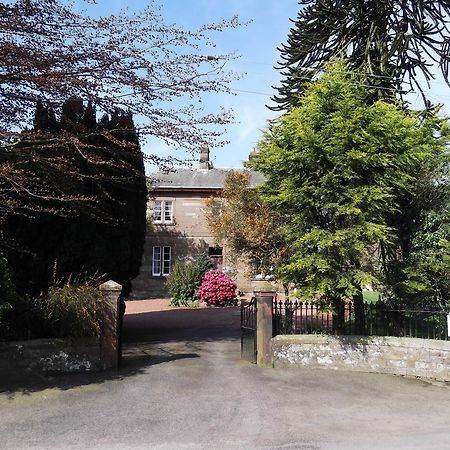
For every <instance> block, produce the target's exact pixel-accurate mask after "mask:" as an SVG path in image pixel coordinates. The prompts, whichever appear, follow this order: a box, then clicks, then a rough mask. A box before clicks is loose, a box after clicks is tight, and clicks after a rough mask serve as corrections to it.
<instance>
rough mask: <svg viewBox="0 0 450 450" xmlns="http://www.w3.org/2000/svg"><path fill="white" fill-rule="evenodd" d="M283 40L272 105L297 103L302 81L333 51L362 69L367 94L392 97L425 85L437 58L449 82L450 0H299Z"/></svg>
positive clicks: (317, 70)
mask: <svg viewBox="0 0 450 450" xmlns="http://www.w3.org/2000/svg"><path fill="white" fill-rule="evenodd" d="M299 5H300V7H301V9H300V12H299V13H298V16H297V19H296V20H295V21H294V25H293V27H292V28H291V30H290V32H289V35H288V39H287V43H286V44H283V45H282V46H281V47H280V48H279V50H280V52H281V62H280V63H279V66H278V68H279V69H280V70H281V73H282V75H283V77H284V79H283V80H282V81H281V86H280V87H278V88H277V89H278V95H275V96H274V97H273V98H272V99H273V100H274V101H275V103H276V106H275V107H273V108H272V109H274V110H284V109H287V108H290V107H292V106H296V105H298V104H299V103H300V98H299V94H300V93H301V92H302V91H303V90H304V88H305V85H306V83H307V82H308V80H310V79H311V78H313V77H315V76H316V75H317V74H318V73H320V72H321V71H322V70H323V68H324V66H325V64H326V63H327V62H328V61H330V60H331V59H332V58H334V57H336V56H346V57H348V59H349V62H350V65H349V68H350V69H358V70H360V71H361V72H363V73H364V77H362V78H361V80H360V82H361V83H363V84H366V85H368V86H372V88H370V89H369V90H368V93H367V95H368V98H369V100H370V101H375V100H377V99H380V98H386V97H388V98H394V97H395V95H394V94H395V93H396V92H397V91H401V90H402V89H403V88H404V85H405V82H406V84H407V85H408V86H409V88H410V89H418V91H419V92H422V95H423V90H422V87H421V83H422V77H423V78H424V79H425V80H426V81H429V80H430V79H433V78H434V75H433V72H432V63H433V62H434V63H437V64H439V67H440V68H441V71H442V74H443V76H444V79H445V80H446V81H447V83H448V82H449V61H450V28H449V22H448V16H449V15H450V4H449V2H448V1H446V0H420V1H419V0H401V1H400V0H386V1H378V0H368V1H364V2H361V1H359V0H344V1H341V0H326V1H322V0H301V1H299Z"/></svg>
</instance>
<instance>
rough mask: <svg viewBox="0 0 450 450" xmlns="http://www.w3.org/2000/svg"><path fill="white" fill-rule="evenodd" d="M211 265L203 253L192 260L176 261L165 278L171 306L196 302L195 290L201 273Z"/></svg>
mask: <svg viewBox="0 0 450 450" xmlns="http://www.w3.org/2000/svg"><path fill="white" fill-rule="evenodd" d="M211 267H212V263H211V260H210V259H209V258H208V257H207V256H205V255H201V256H199V257H198V258H197V259H196V260H195V261H194V262H191V261H176V262H175V264H174V265H173V267H172V270H171V271H170V275H169V276H168V278H167V287H168V289H169V292H170V296H171V304H172V306H189V305H192V303H193V302H196V301H197V300H198V298H197V295H196V291H197V289H198V287H199V286H200V282H201V280H202V277H203V275H204V274H205V272H207V271H208V270H209V269H211Z"/></svg>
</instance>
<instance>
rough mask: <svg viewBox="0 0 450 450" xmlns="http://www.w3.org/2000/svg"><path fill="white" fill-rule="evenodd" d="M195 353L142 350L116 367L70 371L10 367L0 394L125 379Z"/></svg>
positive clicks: (1, 377)
mask: <svg viewBox="0 0 450 450" xmlns="http://www.w3.org/2000/svg"><path fill="white" fill-rule="evenodd" d="M199 357H200V356H199V355H198V354H197V353H167V354H165V355H160V354H157V355H153V354H148V353H145V352H140V353H137V354H132V355H127V357H126V358H124V359H123V361H122V364H121V367H120V369H119V370H117V371H108V372H81V373H71V374H51V373H48V374H44V373H42V372H33V371H20V372H19V371H9V372H8V373H6V374H1V375H0V385H1V386H0V394H6V395H7V396H8V398H10V399H13V398H14V397H15V396H16V395H30V394H31V393H33V392H40V391H44V390H46V389H58V390H61V391H67V390H70V389H74V388H77V387H82V386H87V385H91V384H102V383H105V382H108V381H125V380H127V379H128V378H130V377H133V376H135V375H139V374H144V373H145V372H146V371H147V370H148V369H149V368H150V367H151V366H154V365H157V364H163V363H168V362H171V361H177V360H180V359H190V358H199Z"/></svg>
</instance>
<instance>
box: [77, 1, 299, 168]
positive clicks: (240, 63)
mask: <svg viewBox="0 0 450 450" xmlns="http://www.w3.org/2000/svg"><path fill="white" fill-rule="evenodd" d="M148 3H149V2H148V1H145V0H133V1H132V2H126V1H123V0H109V1H105V0H97V5H86V3H84V2H82V1H81V0H78V1H77V2H76V4H77V6H79V5H82V7H83V8H84V9H87V10H88V11H89V13H92V14H101V15H105V14H110V13H114V12H117V11H118V10H120V9H121V8H124V7H128V8H129V9H130V11H134V10H139V9H142V8H143V7H145V6H146V5H147V4H148ZM159 3H160V4H161V6H162V15H163V16H164V17H165V19H166V20H167V22H172V23H177V24H180V25H182V26H183V27H185V28H195V27H197V26H199V25H201V24H203V23H206V22H212V21H219V20H220V19H222V18H228V17H231V16H233V15H235V14H238V15H239V17H240V19H241V20H242V21H244V22H245V21H249V20H251V22H250V23H249V24H248V25H247V26H244V27H240V28H238V29H230V30H227V31H226V32H223V33H220V34H217V35H214V36H213V39H214V41H215V42H216V44H217V47H216V49H215V51H217V53H228V52H237V53H238V54H239V55H241V56H240V58H239V59H236V60H233V61H230V62H228V63H227V67H228V68H229V69H232V70H234V71H237V72H239V73H241V74H243V75H242V77H241V78H240V79H239V80H236V81H234V82H233V83H232V86H231V88H232V89H233V92H234V95H227V94H220V93H219V94H214V95H209V96H208V99H207V102H206V103H205V105H206V107H207V108H208V107H209V108H211V109H212V111H217V109H218V108H219V107H220V106H223V107H225V108H227V109H232V110H233V116H234V118H235V123H233V124H230V125H228V126H227V127H226V129H227V131H226V134H225V135H224V138H225V139H226V140H227V141H230V143H229V144H227V145H225V146H224V147H221V148H216V149H213V150H212V152H211V153H212V154H211V156H212V159H213V161H214V164H215V166H216V167H239V166H242V163H243V161H244V160H246V159H247V156H248V154H249V152H250V150H251V149H252V147H254V146H255V145H256V143H257V141H258V140H259V139H260V137H261V129H263V128H265V126H266V121H267V119H269V118H273V117H275V116H276V113H274V112H272V111H270V110H269V109H268V108H266V105H267V104H271V102H270V96H271V95H273V94H274V93H275V90H274V89H272V88H271V86H272V85H276V84H277V83H278V80H279V73H278V71H277V70H275V69H274V68H273V66H274V65H275V64H276V63H277V61H278V57H279V52H278V51H277V50H276V47H277V46H279V45H280V44H281V43H283V42H285V41H286V38H287V34H288V32H289V29H290V26H291V23H290V21H289V19H290V18H295V16H296V15H297V12H298V8H299V6H298V3H297V1H296V0H279V1H274V0H165V1H164V0H161V1H160V2H159ZM242 91H248V92H242ZM144 151H146V152H152V153H157V154H159V155H167V154H174V155H179V154H182V153H179V152H178V153H177V151H176V150H175V149H174V148H173V147H170V148H168V147H167V146H165V145H164V143H162V142H157V141H151V142H149V143H148V144H146V145H145V146H144ZM150 170H151V169H150Z"/></svg>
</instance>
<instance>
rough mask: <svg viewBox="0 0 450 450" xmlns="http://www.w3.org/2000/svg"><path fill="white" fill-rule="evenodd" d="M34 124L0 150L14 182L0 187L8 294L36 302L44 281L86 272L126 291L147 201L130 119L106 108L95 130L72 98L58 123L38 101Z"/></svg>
mask: <svg viewBox="0 0 450 450" xmlns="http://www.w3.org/2000/svg"><path fill="white" fill-rule="evenodd" d="M34 123H35V129H34V131H33V132H27V133H25V134H24V135H23V136H24V138H23V139H22V140H19V141H18V142H17V143H16V144H15V145H14V146H12V147H9V148H7V149H0V163H3V164H7V165H8V166H9V172H10V173H11V174H15V173H18V174H19V177H18V179H20V180H21V181H20V183H16V182H15V180H14V178H6V179H4V180H1V181H3V182H1V183H0V192H2V193H3V195H4V201H5V204H8V205H11V207H10V208H5V209H4V213H3V214H2V216H1V217H0V234H2V240H1V241H0V250H3V251H4V252H5V254H6V255H7V257H8V261H9V265H10V267H11V269H12V273H13V276H14V280H15V284H16V286H17V287H18V289H19V291H20V293H22V294H26V293H29V294H33V295H36V294H39V293H40V292H41V291H45V290H46V289H47V288H48V286H49V284H50V283H51V282H52V281H58V280H64V279H67V278H68V277H71V276H72V277H73V276H76V275H79V274H86V275H97V276H106V277H108V278H112V279H114V280H115V281H117V282H119V283H121V284H123V285H124V286H125V289H126V290H127V288H129V282H130V279H132V278H134V277H135V276H136V275H137V273H138V271H139V267H140V261H141V256H142V251H143V243H144V236H145V229H146V218H145V217H146V216H145V214H146V193H147V191H146V183H145V175H144V163H143V155H142V152H141V150H140V148H139V142H138V138H137V134H136V130H135V128H134V124H133V120H132V117H131V114H129V113H126V112H123V111H120V110H116V111H114V112H113V113H112V114H111V115H110V116H106V117H105V118H104V119H103V120H102V122H101V123H100V124H97V121H96V120H95V110H94V108H93V106H92V104H90V103H88V104H87V106H85V104H84V103H83V101H82V99H80V98H78V97H72V98H69V99H68V100H67V101H66V102H65V103H64V106H63V108H62V116H61V118H60V120H59V121H57V120H56V119H55V117H54V113H53V111H52V108H51V107H46V106H44V105H43V104H42V103H38V104H37V107H36V113H35V120H34ZM30 193H31V194H30ZM6 200H7V201H6Z"/></svg>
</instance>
